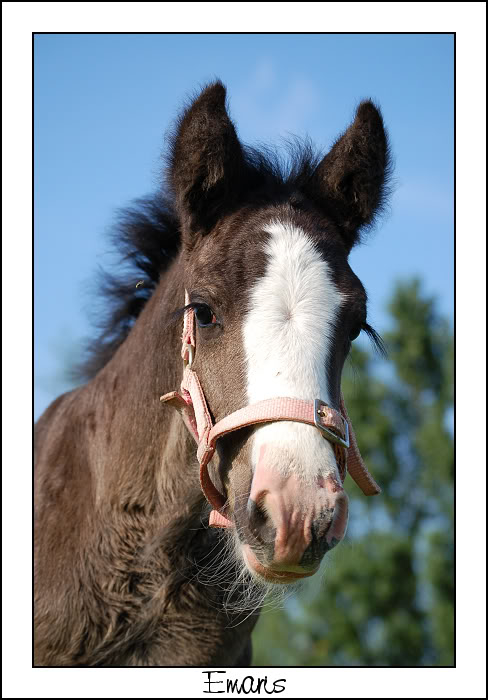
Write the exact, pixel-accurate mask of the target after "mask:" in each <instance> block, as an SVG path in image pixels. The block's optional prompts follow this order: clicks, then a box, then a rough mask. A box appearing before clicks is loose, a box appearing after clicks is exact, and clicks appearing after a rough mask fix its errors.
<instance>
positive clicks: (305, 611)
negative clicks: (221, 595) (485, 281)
mask: <svg viewBox="0 0 488 700" xmlns="http://www.w3.org/2000/svg"><path fill="white" fill-rule="evenodd" d="M389 312H390V315H391V321H392V323H391V329H390V330H389V331H388V332H387V333H385V334H384V339H385V341H386V345H387V348H388V353H389V356H388V360H387V362H386V364H385V363H384V362H382V361H381V360H380V359H379V358H378V357H377V356H375V355H374V354H372V353H371V352H370V351H369V349H364V347H362V346H361V347H354V348H353V350H352V353H351V359H350V361H349V362H348V365H349V366H348V367H347V368H346V370H345V372H344V378H343V391H344V397H345V401H346V404H347V407H348V412H349V415H350V417H351V420H352V422H353V425H354V429H355V432H356V435H357V438H358V442H359V446H360V449H361V453H362V455H363V458H364V459H365V462H366V464H367V466H368V469H370V470H371V472H372V474H373V475H374V476H375V478H376V480H377V481H378V483H380V485H381V486H382V489H383V492H382V494H381V495H379V496H375V497H372V498H366V497H365V496H364V495H363V494H362V493H361V491H360V490H359V489H358V488H357V487H356V485H355V484H354V482H353V481H352V480H351V479H350V477H348V478H347V480H346V489H347V491H348V494H349V497H350V519H349V531H348V534H347V536H346V540H345V541H344V542H343V543H342V544H341V545H340V546H339V547H338V548H337V549H336V550H333V551H332V552H330V553H329V554H327V555H326V563H325V572H324V575H323V578H322V579H319V578H317V577H314V579H310V581H309V582H308V583H307V584H306V585H305V586H304V588H303V589H302V591H301V592H300V593H299V594H298V595H295V596H293V597H292V598H290V599H289V600H288V602H287V603H286V604H285V607H284V609H283V610H280V611H269V612H266V611H265V612H263V613H262V615H261V618H260V621H259V623H258V625H257V627H256V631H255V633H254V637H253V642H254V657H253V663H254V665H257V666H261V665H262V666H274V665H276V666H281V665H285V666H286V665H290V666H352V665H354V666H425V665H433V666H441V665H442V666H450V665H453V654H454V651H453V647H454V613H453V605H454V580H453V558H454V552H453V472H454V453H453V438H452V432H451V425H450V421H451V419H452V410H453V340H452V333H451V330H450V326H449V323H448V322H447V321H446V320H445V319H443V318H442V317H441V316H440V315H439V313H438V311H437V309H436V304H435V300H434V299H432V298H428V297H427V296H426V295H425V294H424V293H423V292H422V290H421V285H420V283H419V281H418V280H413V281H410V282H406V283H400V284H398V285H397V288H396V290H395V292H394V295H393V297H392V300H391V303H390V304H389Z"/></svg>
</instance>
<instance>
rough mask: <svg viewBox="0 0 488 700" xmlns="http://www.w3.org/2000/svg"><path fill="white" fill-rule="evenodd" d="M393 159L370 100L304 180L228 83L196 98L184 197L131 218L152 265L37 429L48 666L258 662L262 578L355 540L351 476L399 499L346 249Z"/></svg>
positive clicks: (122, 288)
mask: <svg viewBox="0 0 488 700" xmlns="http://www.w3.org/2000/svg"><path fill="white" fill-rule="evenodd" d="M388 170H389V160H388V145H387V138H386V134H385V131H384V127H383V122H382V118H381V115H380V113H379V111H378V110H377V108H376V107H375V106H374V105H373V104H372V103H371V102H369V101H366V102H362V103H361V104H360V106H359V108H358V110H357V113H356V116H355V119H354V122H353V123H352V124H351V126H350V127H349V128H348V129H347V131H345V133H344V134H343V135H342V136H341V137H340V138H339V139H338V140H337V142H336V143H335V145H334V146H333V148H332V149H331V151H330V152H329V153H328V155H326V156H325V157H324V158H322V159H320V158H317V157H315V156H314V155H313V154H312V152H311V150H310V148H309V147H307V146H305V147H302V148H300V149H296V150H295V153H294V155H293V163H292V166H291V168H290V169H289V170H288V171H287V172H284V168H283V167H281V166H280V165H279V162H278V161H277V160H276V159H274V158H272V157H271V156H270V155H269V154H268V153H261V152H259V151H256V150H252V149H249V148H246V147H244V146H243V145H242V144H241V143H240V141H239V139H238V137H237V135H236V131H235V129H234V126H233V124H232V122H231V120H230V119H229V116H228V114H227V111H226V105H225V88H224V86H223V85H222V84H221V83H220V82H216V83H214V84H212V85H210V86H209V87H207V88H206V89H205V90H203V92H202V93H201V94H200V95H199V96H198V98H197V99H195V100H194V101H193V103H192V104H191V105H190V106H189V107H188V108H187V109H186V110H185V111H184V113H183V115H182V117H181V118H180V120H179V121H178V123H177V125H176V128H175V131H174V135H173V137H172V139H171V145H170V154H169V159H168V170H167V181H166V183H165V187H164V194H157V195H156V196H154V197H152V198H150V199H147V200H144V201H141V202H139V203H138V205H137V206H136V207H135V208H134V209H131V210H128V212H126V214H125V216H124V217H123V219H122V221H121V224H120V227H119V242H120V244H121V246H122V250H123V252H124V255H125V260H126V262H127V261H128V262H129V263H130V264H131V265H132V270H133V274H132V277H131V278H130V279H129V280H128V281H127V280H125V281H121V280H117V279H110V280H109V281H108V283H107V291H108V293H109V296H110V297H111V300H112V302H114V303H113V304H112V306H111V307H110V313H109V314H108V318H107V322H106V325H105V327H104V328H103V329H102V332H101V334H100V336H99V337H98V339H97V340H96V341H95V344H94V346H93V347H92V353H91V355H90V358H89V361H88V363H87V366H86V376H87V378H88V379H89V381H88V382H87V383H86V384H85V385H84V386H81V387H80V388H78V389H75V390H74V391H71V392H69V393H67V394H64V395H63V396H60V397H59V398H58V399H56V401H54V402H53V403H52V404H51V405H50V406H49V408H48V409H47V410H46V411H45V413H44V414H43V416H42V417H41V418H40V419H39V421H38V423H37V425H36V430H35V437H36V454H35V457H36V466H35V664H36V665H41V666H50V665H60V666H77V665H83V666H86V665H87V666H102V665H103V666H110V665H112V666H113V665H139V666H143V665H145V666H155V665H161V666H167V665H181V666H187V665H188V666H190V665H227V666H232V665H249V664H250V660H251V645H250V635H251V631H252V628H253V626H254V624H255V622H256V620H257V616H258V614H259V612H258V611H259V606H260V602H262V592H263V591H266V588H275V589H277V588H278V589H282V587H283V584H289V583H294V582H296V581H298V580H300V579H302V578H304V577H306V576H310V575H312V574H313V573H314V572H315V571H317V569H318V567H319V564H320V560H321V559H322V557H323V556H324V554H325V553H326V552H327V551H328V550H329V549H330V548H331V547H333V546H334V545H335V544H337V542H339V541H340V540H341V539H342V538H343V536H344V533H345V529H346V525H347V512H348V508H347V502H348V501H347V495H346V493H345V491H344V490H343V481H344V478H345V476H346V468H348V469H349V472H350V474H351V476H352V477H353V478H354V479H355V480H356V481H357V482H358V483H359V484H360V486H361V488H362V489H363V491H364V492H365V493H366V494H373V493H377V492H378V491H379V489H378V487H377V485H376V484H375V482H374V480H373V479H372V477H371V476H370V475H369V474H368V473H367V472H366V470H365V468H364V465H363V464H362V462H361V460H360V457H359V454H358V452H357V448H356V445H355V440H354V434H353V432H352V427H351V425H350V423H349V420H348V418H347V413H346V411H345V407H344V405H343V401H342V395H341V390H340V384H341V372H342V367H343V364H344V361H345V359H346V356H347V354H348V352H349V349H350V344H351V341H352V340H353V339H354V338H356V337H357V335H358V334H359V333H360V331H361V330H365V331H366V332H368V333H369V334H370V335H371V334H372V335H374V331H372V329H371V328H370V326H368V324H367V321H366V293H365V291H364V288H363V286H362V284H361V282H360V281H359V279H358V278H357V277H356V275H355V274H354V273H353V271H352V270H351V268H350V267H349V264H348V255H349V252H350V250H351V248H352V247H353V246H354V245H355V244H356V243H357V242H358V240H359V237H360V231H361V230H362V229H364V227H366V226H368V225H370V224H371V223H372V221H373V218H374V216H375V213H376V212H377V211H378V210H379V208H380V207H381V205H382V203H383V200H384V192H385V180H386V177H387V174H388ZM162 191H163V190H162ZM182 331H183V341H182ZM182 356H183V360H184V361H183V363H182V359H181V358H182ZM178 388H179V391H176V390H177V389H178ZM160 399H162V400H160ZM174 408H176V409H178V410H176V411H175V410H174ZM180 413H181V415H182V416H183V420H181V416H180V415H179V414H180ZM195 441H196V442H197V443H198V445H197V444H195ZM346 460H347V465H346ZM199 476H200V478H199ZM205 497H206V499H207V500H208V502H209V503H210V504H211V506H212V510H210V509H209V508H208V507H206V500H205ZM209 511H210V512H209ZM209 525H210V526H214V527H209ZM217 527H220V528H225V529H220V530H217V529H216V528H217ZM250 613H251V614H250Z"/></svg>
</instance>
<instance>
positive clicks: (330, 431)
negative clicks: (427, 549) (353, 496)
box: [160, 293, 381, 527]
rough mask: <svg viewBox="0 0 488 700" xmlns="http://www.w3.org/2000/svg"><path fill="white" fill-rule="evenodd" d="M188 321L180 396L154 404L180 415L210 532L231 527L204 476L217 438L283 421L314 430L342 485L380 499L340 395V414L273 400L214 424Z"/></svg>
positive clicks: (222, 501) (317, 405)
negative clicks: (193, 452)
mask: <svg viewBox="0 0 488 700" xmlns="http://www.w3.org/2000/svg"><path fill="white" fill-rule="evenodd" d="M185 295H186V299H185V303H186V304H188V303H189V301H188V294H187V293H185ZM194 317H195V314H194V311H193V309H187V310H186V311H185V320H184V327H183V347H182V353H181V354H182V357H183V361H184V363H185V370H184V374H183V380H182V382H181V387H180V391H179V392H178V391H171V392H170V393H168V394H165V395H164V396H161V398H160V400H161V401H163V402H167V403H169V404H170V405H171V406H174V407H175V408H176V409H177V410H178V411H179V412H180V413H181V415H182V417H183V420H184V422H185V425H186V427H187V428H188V430H189V431H190V433H191V434H192V435H193V437H194V438H195V441H196V442H197V444H198V449H197V458H198V461H199V463H200V485H201V488H202V491H203V493H204V495H205V498H206V499H207V501H208V502H209V503H210V505H211V506H213V508H214V510H212V512H211V513H210V518H209V525H210V527H233V526H234V524H233V522H232V521H231V520H229V519H228V518H226V517H225V515H224V514H223V513H222V511H223V510H224V508H225V505H226V498H225V496H223V495H222V494H221V493H220V491H218V489H217V488H216V487H215V485H214V484H213V482H212V480H211V478H210V475H209V473H208V463H209V462H210V460H211V459H212V457H213V455H214V452H215V448H216V444H217V440H218V439H219V438H220V437H222V436H223V435H227V434H228V433H231V432H233V431H235V430H239V429H241V428H245V427H247V426H250V425H259V424H261V423H272V422H275V421H281V420H286V421H295V422H299V423H306V424H308V425H313V426H315V427H316V428H317V429H318V430H320V432H321V434H322V435H323V437H324V438H326V439H327V440H329V442H330V443H331V444H332V446H333V448H334V453H335V456H336V460H337V464H338V467H339V473H340V476H341V480H342V482H344V479H345V478H346V474H347V472H349V474H350V475H351V477H352V478H353V479H354V481H355V482H356V483H357V485H358V486H359V487H360V489H361V490H362V491H363V493H364V494H365V495H366V496H373V495H375V494H378V493H381V489H380V487H379V486H378V484H377V483H376V481H375V480H374V479H373V477H372V476H371V474H370V473H369V472H368V470H367V468H366V466H365V464H364V462H363V460H362V457H361V455H360V453H359V448H358V446H357V442H356V437H355V435H354V430H353V428H352V425H351V422H350V420H349V416H348V415H347V410H346V407H345V405H344V399H343V396H342V393H341V403H340V412H339V411H336V410H335V409H334V408H332V407H331V406H328V405H327V404H326V403H324V402H323V401H320V400H319V399H315V400H312V401H305V400H303V399H296V398H290V397H278V398H273V399H266V400H264V401H258V402H257V403H255V404H251V405H249V406H245V407H244V408H241V409H239V410H238V411H234V412H233V413H230V414H229V415H227V416H225V418H222V420H220V421H218V422H217V423H215V424H214V423H213V421H212V418H211V415H210V411H209V410H208V404H207V401H206V398H205V394H204V391H203V389H202V385H201V384H200V381H199V379H198V376H197V374H196V373H195V372H194V371H193V370H192V369H191V365H192V361H193V356H194V352H195V318H194Z"/></svg>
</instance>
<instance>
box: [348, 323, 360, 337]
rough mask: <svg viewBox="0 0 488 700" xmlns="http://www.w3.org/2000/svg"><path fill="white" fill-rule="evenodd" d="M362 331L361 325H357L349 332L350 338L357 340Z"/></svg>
mask: <svg viewBox="0 0 488 700" xmlns="http://www.w3.org/2000/svg"><path fill="white" fill-rule="evenodd" d="M360 333H361V326H355V327H354V328H353V329H352V330H351V332H350V333H349V340H356V338H357V337H358V335H359V334H360Z"/></svg>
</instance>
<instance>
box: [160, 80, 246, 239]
mask: <svg viewBox="0 0 488 700" xmlns="http://www.w3.org/2000/svg"><path fill="white" fill-rule="evenodd" d="M225 98H226V90H225V87H224V86H223V85H222V83H221V82H220V81H217V82H215V83H213V84H212V85H209V86H208V87H207V88H205V89H204V90H203V92H202V93H201V94H200V95H199V96H198V97H197V98H196V99H195V100H194V101H193V102H192V104H191V105H190V106H189V107H188V109H186V111H185V112H184V113H183V115H182V117H181V118H180V120H179V122H178V124H177V127H176V131H175V133H174V136H173V143H172V149H171V153H170V159H169V181H170V185H171V187H172V190H173V193H174V195H175V200H176V206H177V208H178V214H179V216H180V220H181V222H182V227H183V237H184V240H185V243H186V244H187V245H191V244H192V240H194V239H195V237H196V236H198V235H205V234H207V233H209V232H210V231H211V230H212V228H213V227H214V226H215V224H216V222H217V221H218V219H219V218H220V217H221V216H222V215H223V214H224V213H226V211H228V210H229V209H230V208H231V207H232V205H233V203H234V201H235V200H236V197H237V195H238V193H239V191H240V188H241V186H242V182H243V179H244V172H245V164H244V156H243V152H242V146H241V144H240V142H239V139H238V138H237V134H236V131H235V128H234V125H233V124H232V122H231V120H230V118H229V115H228V114H227V110H226V105H225V101H226V100H225Z"/></svg>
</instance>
